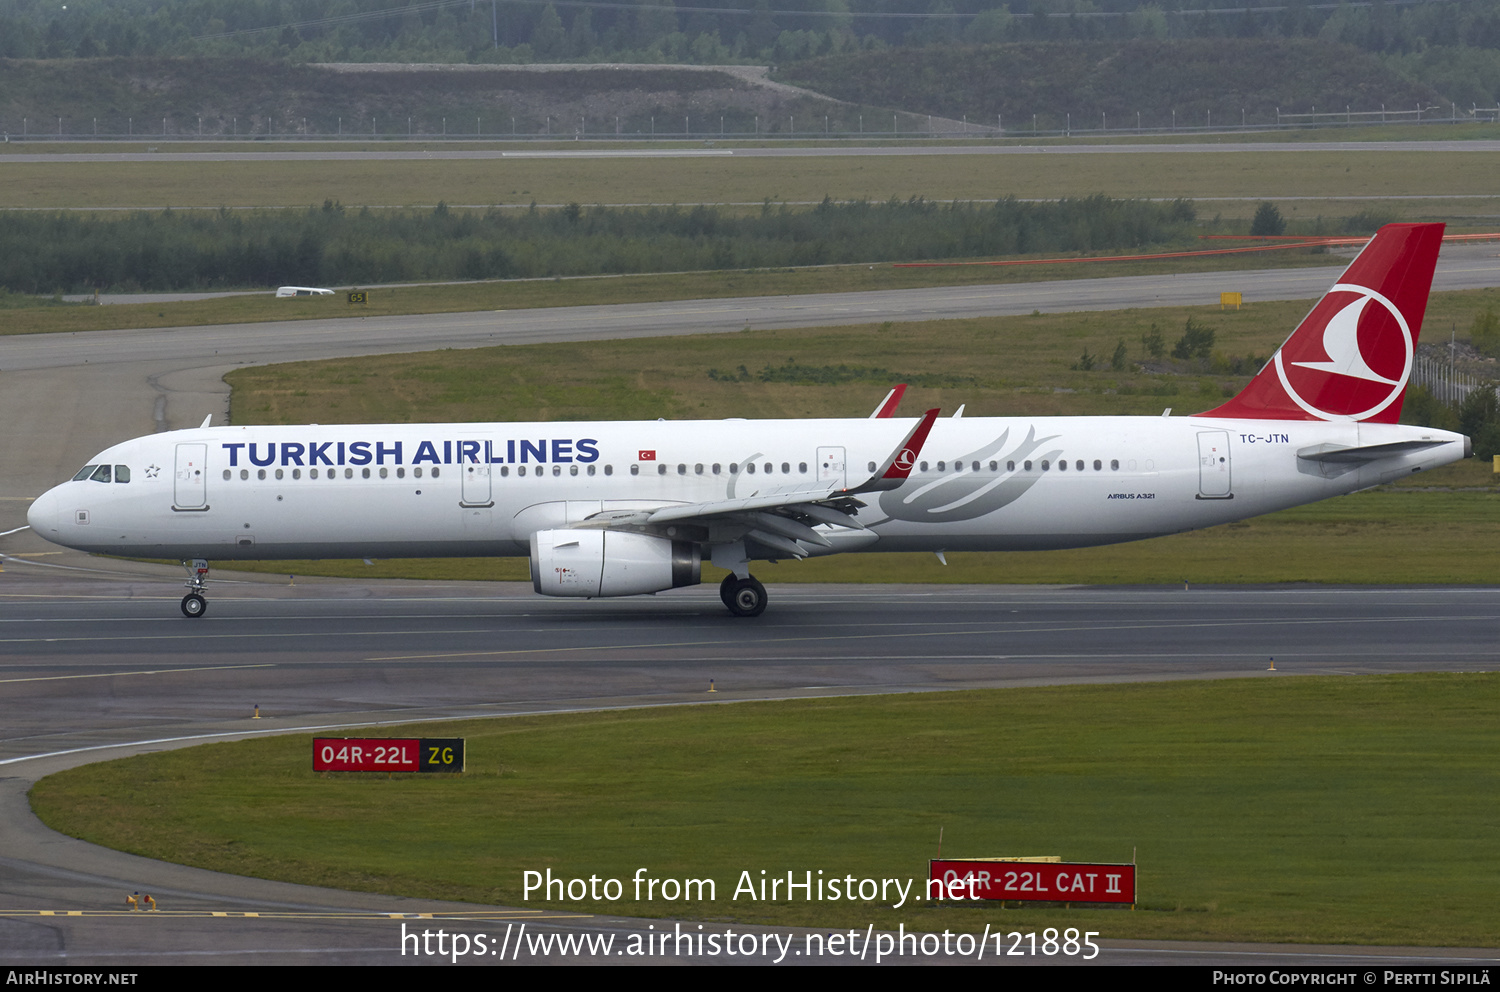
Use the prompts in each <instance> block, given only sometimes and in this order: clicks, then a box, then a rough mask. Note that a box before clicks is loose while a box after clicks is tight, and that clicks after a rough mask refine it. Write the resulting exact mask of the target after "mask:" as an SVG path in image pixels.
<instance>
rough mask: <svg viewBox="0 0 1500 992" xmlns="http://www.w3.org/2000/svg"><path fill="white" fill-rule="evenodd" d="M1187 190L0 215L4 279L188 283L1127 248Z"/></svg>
mask: <svg viewBox="0 0 1500 992" xmlns="http://www.w3.org/2000/svg"><path fill="white" fill-rule="evenodd" d="M1193 219H1194V211H1193V207H1192V204H1190V203H1188V202H1186V201H1182V200H1179V201H1176V202H1173V203H1159V202H1151V201H1144V200H1112V199H1109V198H1107V197H1103V196H1094V197H1087V198H1084V199H1075V200H1062V201H1058V202H1054V203H1029V202H1027V203H1023V202H1020V201H1016V200H1010V199H1007V200H1001V201H999V202H997V203H993V204H988V203H987V204H969V203H934V202H931V201H927V200H923V199H921V198H913V199H910V200H891V201H889V202H885V203H866V202H856V203H834V202H832V201H828V200H825V201H824V202H823V203H822V204H820V205H818V206H816V207H813V208H812V209H810V210H808V209H792V208H788V207H784V206H773V205H771V204H767V205H765V206H764V207H762V208H761V209H760V210H758V211H752V212H750V213H745V212H742V211H731V210H720V209H716V208H712V207H693V208H677V207H666V208H649V209H645V208H642V209H626V208H611V207H590V208H584V207H581V206H579V205H577V204H573V205H570V206H568V207H565V208H563V209H561V210H538V209H536V208H535V207H533V208H532V209H529V210H527V209H522V210H498V209H490V210H485V211H462V210H449V209H448V208H447V207H446V206H444V205H442V204H439V205H438V207H437V208H436V209H434V210H420V211H415V210H378V211H374V210H369V209H359V210H346V209H344V208H343V207H342V206H340V205H339V204H337V203H331V202H330V203H325V204H324V205H323V206H322V207H321V208H317V207H315V208H310V209H308V210H305V211H288V210H262V211H229V210H220V211H216V212H207V211H202V212H191V211H187V212H184V211H171V210H166V211H157V212H145V211H142V212H138V213H133V214H130V215H127V216H123V217H98V216H90V215H79V214H72V213H64V212H56V213H46V212H40V211H38V212H22V211H6V212H0V289H6V290H10V291H12V292H19V293H42V294H46V293H55V292H87V291H89V290H92V289H96V288H97V289H101V290H105V289H108V290H126V291H129V290H190V289H209V288H214V287H261V286H275V285H278V284H281V283H297V284H302V285H317V284H320V283H323V284H330V285H350V284H361V283H364V284H369V283H386V282H405V281H427V280H438V279H500V278H517V277H541V276H560V275H592V274H602V273H626V272H670V271H683V270H704V269H739V268H761V267H780V266H792V265H820V264H832V263H849V262H874V261H892V260H911V259H926V258H960V257H968V256H992V255H1002V254H1019V253H1025V252H1058V251H1100V250H1109V249H1124V248H1136V247H1141V246H1145V245H1156V244H1163V243H1170V242H1173V241H1178V240H1181V239H1184V238H1186V237H1187V235H1188V233H1189V230H1190V227H1191V224H1192V221H1193Z"/></svg>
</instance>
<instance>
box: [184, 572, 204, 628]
mask: <svg viewBox="0 0 1500 992" xmlns="http://www.w3.org/2000/svg"><path fill="white" fill-rule="evenodd" d="M182 567H183V568H185V569H187V573H188V580H187V581H186V582H184V583H183V585H185V586H187V587H188V588H189V589H191V590H192V592H190V593H188V594H187V595H186V596H184V597H182V615H183V616H185V617H187V618H189V619H191V620H196V619H198V618H199V617H201V616H203V614H204V613H205V612H206V611H207V610H208V600H206V599H204V598H203V591H204V590H205V589H207V588H208V562H207V561H205V560H203V559H202V558H194V559H193V560H192V561H190V562H186V561H185V562H183V563H182Z"/></svg>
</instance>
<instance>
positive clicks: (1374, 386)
mask: <svg viewBox="0 0 1500 992" xmlns="http://www.w3.org/2000/svg"><path fill="white" fill-rule="evenodd" d="M1442 242H1443V225H1442V224H1387V225H1386V226H1385V227H1382V228H1381V229H1380V231H1379V232H1378V233H1377V234H1376V235H1375V237H1374V238H1372V239H1371V240H1370V243H1369V244H1368V245H1366V246H1365V249H1364V251H1362V252H1360V253H1359V257H1358V258H1356V259H1355V260H1354V262H1353V264H1352V265H1350V266H1349V268H1348V269H1346V270H1345V271H1344V274H1343V276H1342V277H1341V278H1340V279H1339V281H1338V283H1337V284H1335V285H1334V287H1333V288H1332V289H1331V290H1329V291H1328V294H1327V295H1326V296H1324V297H1323V298H1322V299H1321V300H1319V301H1318V305H1317V306H1315V307H1313V309H1312V312H1311V313H1309V314H1308V315H1307V316H1306V317H1304V318H1303V320H1302V323H1301V324H1299V325H1298V327H1297V329H1296V330H1295V331H1293V332H1292V336H1291V337H1290V338H1288V339H1287V341H1286V343H1285V344H1283V345H1282V346H1281V348H1280V349H1278V350H1277V352H1276V354H1275V355H1274V356H1273V357H1272V358H1271V361H1270V362H1268V363H1267V364H1266V367H1265V368H1263V369H1261V370H1260V373H1259V374H1257V375H1256V377H1255V378H1254V379H1251V380H1250V384H1249V385H1248V386H1246V387H1245V389H1244V390H1243V391H1242V392H1241V393H1240V394H1239V395H1238V396H1236V397H1235V398H1234V399H1232V400H1230V401H1229V402H1228V403H1225V404H1224V405H1223V406H1220V407H1218V408H1216V409H1213V410H1209V411H1208V412H1206V413H1203V414H1199V416H1204V417H1234V418H1240V419H1246V420H1367V421H1371V422H1373V423H1382V424H1394V423H1395V422H1396V421H1397V419H1398V418H1399V417H1400V416H1401V401H1402V399H1403V398H1404V397H1405V395H1406V384H1407V382H1408V380H1409V379H1410V378H1411V370H1412V362H1413V360H1414V358H1415V357H1416V353H1417V337H1418V336H1419V335H1420V334H1421V332H1422V316H1423V314H1424V313H1425V312H1426V311H1427V294H1428V291H1429V290H1430V289H1431V288H1432V273H1433V270H1434V269H1435V268H1436V267H1437V256H1438V249H1439V248H1440V247H1441V246H1442Z"/></svg>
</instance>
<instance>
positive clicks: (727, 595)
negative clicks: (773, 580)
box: [719, 572, 766, 617]
mask: <svg viewBox="0 0 1500 992" xmlns="http://www.w3.org/2000/svg"><path fill="white" fill-rule="evenodd" d="M719 598H720V599H722V600H723V601H724V605H725V606H727V607H728V608H729V612H730V613H733V614H734V615H735V616H737V617H758V616H760V615H761V614H762V613H764V612H765V611H766V587H765V586H763V585H761V584H760V581H759V580H757V579H756V578H755V576H753V575H747V576H745V577H744V578H743V579H742V578H740V577H739V576H737V575H735V574H734V573H733V572H730V573H729V574H728V575H726V576H724V581H723V582H720V583H719Z"/></svg>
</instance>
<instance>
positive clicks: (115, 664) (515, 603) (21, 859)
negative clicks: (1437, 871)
mask: <svg viewBox="0 0 1500 992" xmlns="http://www.w3.org/2000/svg"><path fill="white" fill-rule="evenodd" d="M98 564H99V571H96V572H82V571H73V570H71V569H67V568H51V567H47V566H44V565H39V564H35V563H26V562H22V561H17V560H15V559H8V560H5V561H4V567H5V572H4V578H5V582H4V586H3V592H0V727H4V728H5V729H4V733H3V738H0V834H3V836H4V837H5V838H6V843H5V850H4V852H3V854H0V946H4V947H5V948H7V950H6V953H5V954H4V955H0V956H3V957H5V958H6V959H7V961H8V962H10V963H34V964H45V963H52V964H62V963H79V964H97V963H99V962H109V963H111V964H115V965H129V964H133V963H134V964H141V963H165V962H173V963H180V962H212V963H235V962H244V961H261V962H276V963H313V962H324V963H335V962H337V963H376V962H386V963H390V962H396V963H399V962H403V961H405V962H411V963H418V962H420V961H431V960H435V959H433V958H425V957H424V958H418V957H417V956H416V955H407V956H403V955H402V954H401V948H402V942H401V940H400V935H401V930H400V926H401V924H402V922H405V923H406V924H407V925H408V926H409V927H411V926H416V925H419V924H420V925H422V926H427V927H439V926H446V927H448V930H449V932H465V933H469V934H477V933H486V934H491V935H495V936H496V938H497V939H498V935H499V934H500V933H501V932H502V931H503V928H504V927H506V926H510V927H512V928H517V927H519V926H520V925H521V924H522V923H525V924H526V926H527V927H528V928H529V930H528V931H527V932H530V933H531V934H533V936H534V937H535V935H540V934H548V933H554V934H570V933H571V934H584V933H587V934H595V935H599V934H606V935H607V934H610V933H613V934H616V935H617V936H618V937H619V939H621V940H626V939H628V938H629V935H630V934H632V933H636V934H638V933H641V932H643V928H645V927H650V926H653V925H655V924H654V923H652V922H650V921H629V920H600V919H594V918H578V917H559V916H558V915H557V914H552V915H550V916H549V915H548V914H545V913H538V912H535V911H530V912H528V911H524V910H500V909H493V910H484V909H480V908H477V907H472V906H457V905H453V904H441V903H433V902H430V901H423V900H411V899H393V898H389V897H380V896H370V895H365V894H360V893H345V892H334V891H331V890H323V889H313V888H308V887H303V886H293V885H287V884H284V883H276V882H266V881H261V880H255V879H246V878H238V877H232V876H224V875H218V874H214V873H211V872H204V871H199V870H197V869H191V868H184V867H181V866H177V865H168V864H163V863H160V862H155V861H149V860H146V859H142V858H137V857H133V856H130V855H125V854H120V853H117V852H112V851H106V850H103V849H100V848H96V847H93V846H91V845H88V844H84V843H82V842H79V841H74V840H71V839H68V838H64V837H60V836H59V835H56V834H54V833H52V832H51V831H49V830H47V829H46V828H45V827H43V826H42V825H41V824H40V823H39V822H38V821H36V819H35V818H34V817H33V816H32V815H31V813H30V811H29V808H28V806H27V804H26V802H25V798H24V793H25V790H26V788H28V787H29V785H30V783H31V782H32V781H34V780H35V779H36V778H37V777H39V776H41V775H43V774H47V773H50V772H52V771H54V770H58V769H61V768H65V767H70V766H72V765H76V764H80V763H84V762H88V761H95V760H102V759H107V758H110V757H115V756H121V755H124V754H129V753H139V752H141V751H151V750H159V749H163V748H172V747H183V746H190V745H192V744H197V743H204V742H208V741H216V740H227V739H236V738H243V737H249V736H258V735H261V734H267V733H287V732H301V733H325V734H330V735H338V734H340V733H342V732H344V731H345V730H347V729H350V728H353V727H358V726H366V725H372V724H374V725H381V724H386V725H389V724H396V723H406V722H409V721H413V720H442V719H454V718H464V717H476V716H504V715H508V714H521V713H544V712H556V711H566V710H578V709H596V708H603V707H631V706H663V705H684V704H696V703H704V702H710V701H711V702H714V703H718V704H732V703H734V702H737V701H742V700H753V699H778V698H794V697H808V696H821V695H843V694H851V693H885V692H901V691H908V692H912V691H915V692H920V691H937V690H950V689H962V688H977V687H990V686H1022V685H1031V684H1041V683H1066V682H1110V681H1140V680H1150V679H1201V678H1294V677H1297V676H1298V675H1303V674H1353V673H1361V672H1407V671H1434V670H1442V671H1452V670H1463V671H1477V670H1488V669H1491V668H1493V667H1494V665H1495V663H1496V652H1495V649H1494V648H1493V645H1492V643H1491V641H1492V638H1491V634H1492V631H1493V630H1494V628H1495V624H1496V622H1497V621H1500V590H1495V589H1487V588H1476V589H1455V588H1321V587H1309V588H1279V587H1278V588H1225V587H1213V588H1200V589H1183V588H1176V587H1174V588H1161V587H1153V588H1104V587H1095V588H1057V587H1018V586H959V587H952V586H883V585H881V586H803V585H788V584H773V585H772V586H771V591H772V596H773V602H772V607H771V609H770V610H768V611H767V613H766V614H765V615H763V616H762V617H760V618H758V619H756V620H752V621H746V620H743V619H736V618H733V617H731V616H730V615H729V614H728V613H727V612H726V611H724V609H723V608H722V606H721V605H720V604H719V603H718V601H717V597H716V596H715V595H714V591H713V590H712V589H711V588H707V587H698V588H694V589H688V590H679V591H676V592H673V593H670V594H663V595H660V596H656V597H638V598H635V599H631V600H624V601H591V602H579V603H573V602H558V601H553V600H545V599H542V598H539V597H536V596H535V595H533V594H532V593H531V591H530V590H529V588H527V587H526V586H523V585H519V584H469V583H457V584H455V583H416V582H357V581H332V580H311V579H299V580H297V581H296V582H295V584H293V583H290V582H288V581H287V580H286V579H284V578H282V579H277V578H272V577H248V578H246V577H233V576H228V575H223V576H220V578H219V580H217V581H215V583H214V584H213V585H212V586H211V587H210V591H211V598H210V609H209V612H208V614H207V615H206V616H205V617H203V618H201V619H198V620H187V619H185V618H183V617H182V616H181V615H180V614H179V613H178V611H177V599H178V596H179V593H180V589H179V588H178V587H177V586H176V585H175V583H174V581H173V578H172V576H171V574H170V572H169V571H167V570H165V569H155V568H153V567H152V566H141V565H130V564H124V563H122V564H120V565H119V566H115V565H113V564H112V563H109V562H101V563H98ZM1273 659H1274V660H1273ZM1273 664H1274V670H1273ZM711 680H712V688H713V690H714V691H713V692H712V693H710V692H709V689H710V686H711ZM257 710H258V714H259V718H258V719H257ZM134 891H142V892H151V893H152V894H153V895H154V897H155V898H156V900H157V901H158V904H159V905H162V906H163V907H164V908H167V909H170V910H172V911H173V912H172V913H171V914H168V915H154V916H151V917H149V918H147V917H146V916H145V915H144V914H139V913H135V914H132V913H129V912H126V911H124V907H123V902H124V898H125V896H126V894H127V893H130V892H134ZM69 914H72V915H69ZM246 914H250V915H246ZM423 914H427V915H423ZM1104 924H1107V921H1104ZM1104 924H1101V925H1102V926H1104V931H1105V934H1106V936H1107V925H1104ZM513 932H515V933H518V934H519V932H520V931H518V930H513ZM517 939H519V937H518V938H517ZM1413 955H1416V956H1418V957H1419V958H1420V959H1421V960H1424V961H1429V962H1430V961H1432V960H1443V961H1464V962H1470V963H1472V962H1475V961H1483V960H1492V959H1495V958H1496V955H1495V954H1493V953H1491V952H1488V951H1483V950H1477V951H1457V950H1441V951H1421V952H1418V951H1412V950H1409V949H1408V950H1400V949H1383V948H1382V949H1370V948H1363V949H1361V948H1310V947H1299V948H1290V947H1288V948H1281V949H1279V950H1276V949H1269V948H1254V947H1249V946H1229V945H1167V944H1158V943H1154V942H1129V943H1124V942H1109V943H1107V944H1106V945H1105V950H1104V953H1103V954H1102V955H1101V959H1100V960H1101V962H1102V963H1137V962H1142V963H1200V964H1201V963H1217V964H1234V963H1287V964H1290V963H1318V964H1332V963H1351V962H1352V963H1365V964H1371V963H1376V964H1379V963H1383V964H1386V965H1391V964H1398V963H1409V962H1410V961H1411V960H1412V958H1413ZM1433 955H1436V958H1434V957H1433ZM772 956H773V957H774V955H772ZM587 957H588V955H581V956H580V955H577V954H561V953H558V954H553V955H551V956H550V958H548V959H550V960H570V961H572V960H580V959H586V958H587ZM757 959H758V960H766V959H768V958H766V957H765V956H764V955H762V956H761V957H760V958H757ZM1058 963H1061V962H1058Z"/></svg>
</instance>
